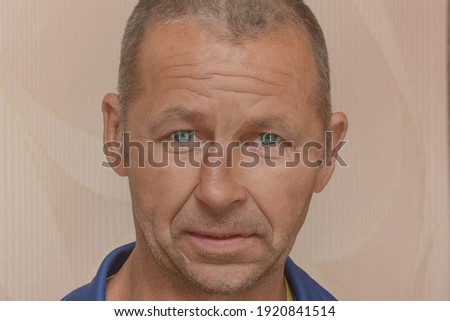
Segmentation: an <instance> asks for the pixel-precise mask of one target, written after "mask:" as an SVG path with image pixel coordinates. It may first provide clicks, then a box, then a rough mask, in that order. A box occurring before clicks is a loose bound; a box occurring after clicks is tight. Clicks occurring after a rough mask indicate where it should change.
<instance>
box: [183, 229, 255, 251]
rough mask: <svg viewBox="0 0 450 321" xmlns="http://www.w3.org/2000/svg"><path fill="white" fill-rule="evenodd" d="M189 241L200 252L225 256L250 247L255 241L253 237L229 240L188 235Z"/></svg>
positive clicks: (239, 237) (237, 237)
mask: <svg viewBox="0 0 450 321" xmlns="http://www.w3.org/2000/svg"><path fill="white" fill-rule="evenodd" d="M188 236H189V240H190V241H191V244H193V245H194V246H195V247H196V248H198V249H199V250H201V251H202V252H206V253H211V254H227V253H233V252H238V251H242V250H244V249H245V248H247V247H249V246H251V244H252V243H253V242H252V241H253V240H254V239H255V236H254V235H249V236H240V235H237V236H232V237H229V238H214V237H209V236H206V235H201V234H195V233H189V234H188Z"/></svg>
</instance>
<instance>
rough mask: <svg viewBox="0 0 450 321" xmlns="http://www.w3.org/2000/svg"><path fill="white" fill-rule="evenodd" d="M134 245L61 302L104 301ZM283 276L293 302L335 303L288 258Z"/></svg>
mask: <svg viewBox="0 0 450 321" xmlns="http://www.w3.org/2000/svg"><path fill="white" fill-rule="evenodd" d="M134 245H135V243H130V244H127V245H124V246H122V247H120V248H118V249H116V250H114V251H112V252H111V253H110V254H109V255H108V256H107V257H106V258H105V259H104V260H103V262H102V264H101V265H100V268H99V269H98V272H97V275H96V276H95V277H94V279H93V280H92V281H91V283H89V284H86V285H84V286H82V287H80V288H78V289H76V290H75V291H73V292H71V293H69V294H68V295H66V296H65V297H64V298H63V299H62V300H63V301H105V300H106V282H107V279H108V278H109V277H110V276H112V275H115V274H116V273H117V272H119V270H120V268H121V267H122V265H123V264H124V263H125V261H126V260H127V259H128V257H129V256H130V254H131V251H133V249H134ZM284 274H285V277H286V280H287V282H288V284H289V288H290V290H291V292H292V297H293V300H294V301H335V300H336V299H335V298H334V297H333V296H332V295H331V294H330V293H329V292H328V291H327V290H325V289H324V288H323V287H321V286H320V285H319V284H318V283H317V282H316V281H314V280H313V279H312V278H311V277H310V276H309V275H308V274H306V272H305V271H303V270H302V269H301V268H300V267H298V266H297V265H295V263H294V262H293V261H292V260H291V259H290V258H288V259H287V260H286V264H285V269H284Z"/></svg>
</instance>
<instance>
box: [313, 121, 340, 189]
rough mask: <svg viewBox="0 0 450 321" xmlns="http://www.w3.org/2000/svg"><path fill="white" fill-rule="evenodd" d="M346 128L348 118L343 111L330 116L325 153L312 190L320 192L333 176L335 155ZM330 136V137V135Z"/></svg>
mask: <svg viewBox="0 0 450 321" xmlns="http://www.w3.org/2000/svg"><path fill="white" fill-rule="evenodd" d="M347 129H348V119H347V116H345V114H344V113H341V112H337V113H333V114H332V115H331V118H330V128H329V133H328V135H326V137H327V139H326V141H325V144H326V148H327V149H326V155H325V160H324V163H323V166H322V168H320V169H319V171H318V173H317V179H316V184H315V185H314V192H315V193H320V192H321V191H322V190H323V189H324V188H325V186H326V185H327V184H328V182H329V181H330V179H331V176H333V172H334V168H335V165H336V156H337V155H338V153H339V150H340V148H341V147H342V146H343V141H344V139H345V135H346V134H347ZM330 136H331V137H330Z"/></svg>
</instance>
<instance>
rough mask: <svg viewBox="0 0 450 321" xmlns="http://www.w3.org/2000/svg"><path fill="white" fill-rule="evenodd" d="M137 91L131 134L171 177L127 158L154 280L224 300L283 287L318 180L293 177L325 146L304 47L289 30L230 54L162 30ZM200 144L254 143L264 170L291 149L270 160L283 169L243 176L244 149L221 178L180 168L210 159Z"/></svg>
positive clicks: (229, 48) (307, 172) (192, 32)
mask: <svg viewBox="0 0 450 321" xmlns="http://www.w3.org/2000/svg"><path fill="white" fill-rule="evenodd" d="M139 83H140V85H142V92H141V93H140V94H139V95H138V97H137V99H136V100H135V101H134V102H133V104H132V105H130V106H129V110H128V114H127V118H128V120H127V127H126V131H127V132H130V134H131V136H130V138H131V140H132V141H139V142H142V143H143V144H144V145H145V144H147V142H149V141H152V142H154V147H153V154H154V158H155V160H160V159H162V157H163V156H162V154H163V153H164V152H166V153H167V154H168V156H169V165H168V166H167V167H164V168H155V167H152V166H149V165H147V164H146V166H145V167H144V168H139V166H138V152H137V149H136V148H133V149H131V150H130V155H131V163H130V164H131V167H130V168H129V169H128V170H127V175H128V176H129V181H130V189H131V196H132V201H133V211H134V215H135V223H136V231H137V248H140V249H142V248H143V247H145V249H146V250H145V251H146V252H147V255H148V256H149V257H150V258H151V261H152V262H150V263H149V264H151V265H153V266H152V269H155V267H156V268H158V269H160V270H164V271H165V275H167V276H168V277H170V278H173V279H177V280H180V279H182V280H184V281H185V282H187V284H190V285H192V286H194V287H196V288H200V289H203V290H206V291H209V292H211V293H222V294H230V293H238V292H239V291H242V290H244V289H247V288H251V287H252V286H253V285H257V284H259V283H261V282H262V281H263V280H265V279H266V278H267V277H273V275H277V273H278V275H282V266H283V263H284V261H285V259H286V257H287V255H288V254H289V252H290V250H291V248H292V246H293V244H294V241H295V238H296V236H297V233H298V232H299V230H300V228H301V226H302V224H303V222H304V219H305V216H306V213H307V209H308V206H309V202H310V199H311V196H312V194H313V191H314V189H315V188H316V181H317V178H318V175H320V170H318V169H317V168H308V167H306V166H304V165H301V164H300V165H298V166H296V167H294V168H288V167H287V166H285V163H286V161H287V160H293V152H294V150H297V151H298V150H299V148H301V146H302V145H303V144H304V143H305V142H307V141H322V140H323V124H322V121H321V119H320V117H319V116H318V113H317V110H316V108H314V107H313V106H312V103H311V101H312V95H313V93H314V88H315V84H316V71H315V64H314V60H313V56H312V54H311V51H310V49H309V47H308V45H307V41H306V39H305V37H302V36H301V35H299V34H297V33H294V32H293V31H289V30H287V29H286V30H283V31H280V32H278V33H276V34H272V35H266V36H261V37H260V38H258V39H256V40H251V41H247V42H244V43H243V44H240V45H232V44H230V43H226V42H219V41H217V39H215V38H214V37H213V36H212V35H211V34H209V33H208V32H206V31H205V30H204V29H202V28H200V27H198V26H195V25H194V24H188V23H186V22H183V23H178V24H175V23H173V24H165V25H159V26H155V27H152V28H151V32H149V33H148V34H147V37H146V39H145V41H144V43H143V46H142V49H141V51H140V60H139ZM268 133H271V134H272V135H267V134H268ZM265 134H266V135H265ZM194 140H197V141H200V142H201V143H204V142H207V141H215V142H217V143H220V144H221V145H222V146H223V149H224V150H226V148H227V145H228V144H230V143H231V142H235V141H238V142H241V143H245V142H256V143H258V144H259V145H258V146H259V147H253V149H251V150H252V151H253V152H255V153H256V154H257V155H259V156H260V157H261V159H262V160H264V159H265V157H266V156H267V146H276V145H277V144H281V143H282V142H284V141H289V142H292V143H293V146H292V147H291V146H290V145H287V147H286V148H285V149H284V156H280V155H275V157H272V160H273V161H274V162H275V163H276V166H275V167H273V166H267V164H266V163H265V162H264V161H261V162H260V163H259V165H257V166H252V167H250V168H244V167H241V166H239V162H240V161H241V160H245V159H246V158H245V156H244V155H242V153H241V152H240V150H239V149H235V150H234V151H233V152H232V153H231V154H229V155H226V154H227V153H226V152H225V153H224V154H225V155H224V157H223V158H222V159H221V160H222V161H223V164H222V166H219V167H208V166H205V165H202V166H195V165H194V164H189V163H186V166H185V167H184V168H183V167H180V166H178V165H176V164H175V163H174V161H173V159H174V157H175V156H176V157H179V158H180V159H182V160H187V159H188V158H189V154H190V153H194V154H195V153H197V154H198V153H200V154H201V150H200V151H192V150H189V148H188V147H189V146H191V145H190V144H192V142H193V141H194ZM163 142H173V143H174V144H175V146H180V147H182V148H181V153H180V154H176V153H175V152H174V150H173V149H171V148H169V149H168V150H167V149H165V148H164V147H163ZM146 152H148V150H146ZM191 156H192V155H191ZM197 156H198V155H197ZM229 158H232V160H233V166H232V167H227V166H226V164H225V163H226V161H227V160H228V161H230V159H229ZM200 159H201V157H200ZM214 160H215V159H214ZM247 160H248V158H247ZM273 272H275V273H273ZM280 273H281V274H280ZM258 282H259V283H258Z"/></svg>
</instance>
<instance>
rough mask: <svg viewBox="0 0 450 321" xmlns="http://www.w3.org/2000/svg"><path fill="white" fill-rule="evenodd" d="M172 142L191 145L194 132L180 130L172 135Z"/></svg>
mask: <svg viewBox="0 0 450 321" xmlns="http://www.w3.org/2000/svg"><path fill="white" fill-rule="evenodd" d="M172 137H173V140H174V141H175V142H177V143H182V144H183V143H184V144H187V143H191V142H192V141H193V140H194V137H195V132H194V131H191V130H180V131H177V132H174V133H173V134H172Z"/></svg>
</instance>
